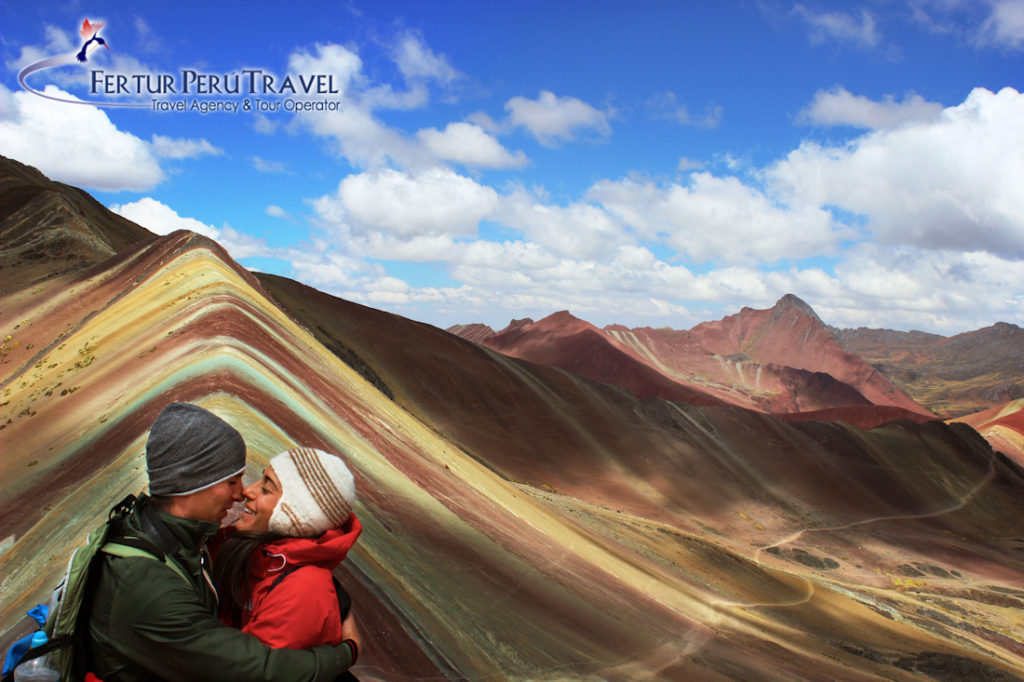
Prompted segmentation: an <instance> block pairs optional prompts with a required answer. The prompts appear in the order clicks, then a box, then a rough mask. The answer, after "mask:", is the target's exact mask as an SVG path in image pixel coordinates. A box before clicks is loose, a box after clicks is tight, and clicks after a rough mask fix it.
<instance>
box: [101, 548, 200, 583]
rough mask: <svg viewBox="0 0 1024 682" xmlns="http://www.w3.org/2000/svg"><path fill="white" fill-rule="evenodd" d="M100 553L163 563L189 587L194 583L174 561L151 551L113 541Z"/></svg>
mask: <svg viewBox="0 0 1024 682" xmlns="http://www.w3.org/2000/svg"><path fill="white" fill-rule="evenodd" d="M100 551H101V552H103V553H104V554H110V555H112V556H117V557H137V556H138V557H146V558H148V559H152V560H154V561H162V562H163V563H164V564H166V565H167V566H168V567H169V568H170V569H171V570H173V571H174V572H175V573H177V574H178V575H180V576H181V579H182V580H184V581H185V582H186V583H188V585H189V587H191V586H192V581H191V580H189V578H188V576H187V575H185V572H184V571H183V570H181V567H180V566H178V564H177V563H175V562H174V560H172V559H168V558H167V557H166V556H165V557H163V558H161V557H158V556H156V555H155V554H153V553H152V552H149V551H146V550H145V549H142V548H141V547H135V546H134V545H127V544H122V543H120V542H118V541H117V540H112V541H110V542H108V543H106V544H105V545H103V546H102V547H101V548H100Z"/></svg>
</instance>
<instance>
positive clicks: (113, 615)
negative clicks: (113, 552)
mask: <svg viewBox="0 0 1024 682" xmlns="http://www.w3.org/2000/svg"><path fill="white" fill-rule="evenodd" d="M144 504H151V503H150V501H149V500H148V499H146V498H145V497H143V498H142V499H141V500H140V501H139V504H138V505H136V507H135V510H134V511H132V512H131V514H130V515H128V516H127V518H126V519H125V522H124V533H125V535H128V536H134V537H142V538H146V539H149V540H150V541H153V542H154V543H156V540H157V539H156V538H153V537H151V536H150V535H149V534H147V533H145V532H144V531H143V524H142V522H141V520H140V505H144ZM153 509H154V510H155V507H154V508H153ZM157 515H158V516H159V518H160V520H162V521H163V523H164V525H165V526H166V528H167V529H168V530H169V531H170V532H171V534H173V536H174V538H175V539H176V540H177V541H178V542H179V543H180V547H178V548H177V549H176V551H174V552H173V554H172V555H170V556H168V557H167V560H168V561H174V562H176V563H177V565H178V566H179V567H180V568H181V569H183V572H184V574H185V575H186V576H188V581H186V580H185V578H184V577H183V576H181V575H179V574H178V573H177V572H175V571H174V570H173V569H172V568H171V567H169V566H167V565H165V564H164V563H163V562H161V561H159V560H156V559H153V558H147V557H139V556H127V557H117V556H109V555H104V557H103V564H102V570H101V571H100V576H99V580H98V585H97V588H96V591H95V599H94V601H93V606H92V611H91V614H90V617H89V663H90V667H91V669H92V672H93V673H95V674H96V675H97V676H98V677H99V678H100V679H101V680H103V682H141V681H142V680H147V681H152V680H169V681H171V682H177V681H180V682H204V681H205V680H210V681H211V682H213V681H216V682H223V681H224V680H237V681H239V682H244V681H246V680H252V681H253V682H257V681H262V680H288V681H289V682H299V681H305V680H308V681H313V680H317V681H320V680H325V681H327V680H334V679H335V678H336V677H338V676H339V675H340V674H341V673H343V672H344V671H345V670H347V669H348V668H349V666H351V664H352V650H351V649H350V648H349V646H348V645H347V644H341V645H339V646H336V647H334V646H319V647H315V648H313V649H271V648H269V647H267V646H264V645H263V644H262V643H261V642H260V641H259V640H258V639H256V638H255V637H253V636H252V635H248V634H246V633H244V632H242V631H241V630H236V629H234V628H231V627H228V626H227V625H225V624H224V623H223V622H221V621H220V619H219V618H218V617H217V596H216V593H215V592H214V589H213V586H212V584H211V583H210V582H209V581H208V579H207V576H206V575H205V572H204V570H203V567H202V565H201V563H200V556H201V553H202V552H203V551H204V550H203V547H204V545H205V542H206V540H207V539H208V538H209V537H210V536H212V535H213V534H214V533H215V532H216V531H217V525H216V524H215V523H211V522H209V521H194V520H191V519H183V518H180V517H177V516H172V515H170V514H166V513H164V512H162V511H157ZM157 546H160V545H159V544H158V543H157Z"/></svg>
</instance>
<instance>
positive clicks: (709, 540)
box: [0, 158, 1024, 681]
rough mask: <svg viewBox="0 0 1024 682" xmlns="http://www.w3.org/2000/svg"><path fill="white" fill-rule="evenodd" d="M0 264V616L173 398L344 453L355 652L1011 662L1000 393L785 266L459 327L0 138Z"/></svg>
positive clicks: (113, 480) (463, 657)
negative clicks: (166, 229) (959, 384)
mask: <svg viewBox="0 0 1024 682" xmlns="http://www.w3.org/2000/svg"><path fill="white" fill-rule="evenodd" d="M0 282H2V288H0V481H3V484H2V485H0V587H2V589H0V647H5V646H6V644H8V643H10V641H12V640H13V639H14V638H16V637H17V636H19V635H21V634H23V633H24V632H25V630H26V629H27V628H28V627H29V625H28V623H27V621H28V619H27V618H26V617H25V616H24V614H25V611H27V610H28V608H30V607H31V606H32V605H34V604H35V603H37V602H40V601H44V600H45V598H46V597H47V596H48V594H49V592H50V590H51V589H52V587H53V585H54V584H55V583H56V582H57V580H59V576H60V575H61V574H62V573H63V571H64V568H65V566H66V561H67V558H68V556H69V555H70V553H71V551H72V550H73V548H74V547H76V546H77V545H78V544H79V543H80V542H81V541H82V539H83V538H84V536H85V533H86V532H87V531H89V530H91V529H92V528H93V527H95V526H96V525H97V524H98V523H99V522H101V521H102V520H103V519H105V518H106V513H107V510H108V509H109V508H110V507H111V506H112V505H113V504H114V503H116V502H117V501H118V500H120V499H121V498H122V497H123V496H124V495H125V494H126V493H128V492H138V491H140V490H141V489H143V487H144V486H145V483H146V479H145V465H144V454H143V451H144V443H145V439H146V436H147V433H148V430H149V427H150V425H151V424H152V423H153V420H154V419H155V418H156V415H157V414H158V413H159V411H160V410H161V409H162V408H163V407H164V405H166V404H167V403H168V402H170V401H173V400H185V401H191V402H196V403H198V404H201V405H203V406H205V407H207V408H209V409H212V410H213V411H215V412H217V413H218V414H220V415H222V416H223V417H224V418H225V419H227V420H228V421H229V422H230V423H232V424H234V425H235V426H237V427H238V428H239V430H240V431H241V432H242V434H243V435H244V437H245V440H246V445H247V450H248V459H249V465H250V467H249V468H250V472H249V473H250V475H253V474H255V472H258V471H259V470H261V469H262V467H263V466H264V465H265V464H266V462H267V460H268V459H269V458H270V457H272V456H273V455H275V454H276V453H277V452H280V451H281V450H283V449H285V448H287V447H291V446H293V445H297V444H301V445H308V446H313V447H319V448H322V449H325V450H329V451H331V452H335V453H338V454H339V455H341V456H343V457H344V458H345V460H346V462H347V463H348V465H349V467H350V468H351V470H352V471H353V474H354V476H355V478H356V486H357V490H358V503H357V505H356V512H357V514H358V515H359V517H360V519H361V521H362V523H363V526H364V532H363V534H362V535H361V537H360V539H359V542H358V543H357V544H356V546H355V547H354V548H353V551H352V552H351V553H350V554H349V557H348V558H347V559H346V561H345V562H344V564H342V566H341V567H340V568H339V569H338V570H337V571H336V574H337V576H338V577H339V579H340V580H342V582H343V583H344V584H345V586H346V587H347V588H348V589H349V591H350V593H351V594H352V595H353V602H354V612H355V614H356V616H357V618H358V619H359V622H360V628H361V632H362V634H363V637H364V641H365V642H367V643H368V646H366V647H365V651H364V652H363V653H361V655H360V660H359V665H357V666H356V669H355V671H354V672H355V674H356V676H357V677H358V678H360V679H384V680H409V679H473V680H478V679H494V680H499V679H536V680H551V679H568V680H594V679H604V680H653V679H658V680H670V681H671V680H680V681H682V680H687V681H689V680H723V679H730V680H732V679H749V680H769V681H771V680H779V681H781V680H823V679H828V680H833V679H842V680H865V681H867V680H878V679H898V680H921V679H970V680H1009V679H1019V678H1020V671H1021V670H1024V649H1022V647H1021V644H1020V637H1019V636H1018V633H1019V630H1020V613H1022V612H1024V588H1022V585H1024V513H1022V512H1024V507H1022V505H1024V502H1022V501H1024V468H1022V465H1024V435H1022V434H1024V419H1022V415H1024V400H1016V401H1012V402H1008V403H1005V404H1003V405H1000V406H998V407H995V408H992V409H989V410H985V411H982V412H978V413H975V414H971V415H967V416H965V417H964V418H963V419H962V420H957V421H943V420H940V419H938V418H937V416H936V415H934V414H930V413H929V411H928V410H927V409H925V408H924V407H922V406H921V405H920V404H918V403H915V401H914V400H912V399H911V397H910V396H909V395H907V393H905V392H904V391H903V390H901V389H900V388H899V387H898V385H896V384H895V380H893V379H891V378H887V376H886V375H885V373H883V372H880V371H878V369H877V368H875V367H873V366H872V363H873V362H875V361H874V360H865V359H862V358H864V357H867V354H866V351H864V353H865V355H862V354H861V352H854V351H852V350H851V348H852V347H851V346H847V347H845V348H844V346H843V345H842V344H841V343H840V338H841V336H842V335H841V334H837V333H836V332H835V331H834V330H830V329H828V328H827V327H826V326H825V325H823V324H822V323H821V321H820V320H819V319H818V318H817V316H816V315H814V313H813V311H811V310H810V309H809V308H808V307H807V306H806V305H804V304H803V303H802V302H800V301H799V299H796V298H795V297H790V296H787V297H784V298H783V299H782V300H781V301H779V303H778V304H777V305H776V306H775V307H773V308H771V309H769V310H760V311H759V310H749V309H744V310H743V311H741V312H740V313H738V314H736V315H733V316H730V317H727V318H725V319H723V320H720V321H718V322H709V323H705V324H702V325H698V326H697V327H695V328H694V329H692V330H690V331H688V332H674V331H671V330H651V329H639V330H629V329H626V328H624V327H618V326H613V327H609V328H606V329H596V328H595V327H593V326H592V325H589V324H588V323H586V322H583V321H581V320H578V319H576V318H574V317H572V316H571V315H570V314H568V313H557V314H555V315H552V316H550V317H549V318H547V319H545V320H541V321H540V322H536V323H534V322H532V321H529V320H523V321H519V322H516V323H513V324H512V325H510V327H509V328H508V329H506V330H503V331H502V332H500V333H495V332H493V331H492V330H488V329H486V328H484V327H482V326H479V325H477V326H470V327H464V328H459V329H457V330H455V331H457V332H459V334H461V335H463V336H465V337H466V338H461V337H460V336H459V335H456V334H453V333H449V332H447V331H444V330H441V329H438V328H436V327H433V326H431V325H427V324H422V323H418V322H414V321H412V320H408V319H405V318H403V317H401V316H398V315H393V314H389V313H386V312H382V311H380V310H375V309H373V308H370V307H367V306H363V305H359V304H357V303H353V302H351V301H345V300H343V299H340V298H337V297H334V296H330V295H328V294H325V293H323V292H320V291H317V290H315V289H312V288H310V287H308V286H305V285H303V284H300V283H298V282H295V281H292V280H290V279H287V278H283V277H277V276H272V275H263V274H257V275H254V274H253V273H251V272H249V271H247V270H246V269H245V268H243V267H241V266H240V265H239V264H238V263H236V262H235V261H234V260H232V258H231V257H230V256H229V255H228V253H226V252H225V251H224V249H222V248H221V247H220V246H219V245H218V244H216V243H215V242H213V241H211V240H209V239H207V238H204V237H201V236H199V235H196V234H193V233H189V232H175V233H173V234H169V235H166V236H156V235H153V234H151V233H150V232H148V231H146V230H145V229H143V228H141V227H139V226H137V225H133V224H131V223H128V222H127V221H123V220H120V219H118V218H117V217H116V216H113V215H112V214H110V213H109V212H107V211H106V209H103V207H102V206H99V204H97V203H96V202H94V201H92V200H91V199H90V198H89V197H88V196H87V195H85V194H84V193H82V192H81V191H79V190H76V189H74V188H70V187H66V186H63V185H60V184H58V183H52V182H50V181H49V180H46V179H45V178H43V177H42V176H41V175H40V174H39V173H38V172H36V171H34V170H32V169H28V168H26V167H24V166H22V165H20V164H18V163H16V162H13V161H10V160H6V159H3V158H0ZM999 327H1000V329H1002V326H1001V325H1000V326H999ZM1006 327H1010V325H1006ZM1013 329H1016V328H1013ZM982 331H985V330H982ZM1003 331H1004V332H1007V331H1008V332H1010V333H1011V334H1012V333H1013V330H1012V329H1010V330H1006V329H1003ZM896 338H901V339H903V338H904V337H902V336H898V337H896ZM953 338H954V339H959V337H953ZM977 338H982V339H984V338H987V337H984V336H981V337H977ZM1008 338H1011V339H1012V338H1015V337H1012V336H1011V337H1008ZM470 339H472V340H470ZM916 341H917V339H916V337H915V342H916ZM923 341H924V342H927V343H933V342H934V343H933V345H935V344H938V345H939V346H942V345H944V343H947V342H942V341H940V340H937V339H934V338H931V337H927V338H925V339H923ZM950 341H952V339H951V340H950ZM844 343H845V342H844ZM876 343H878V342H876ZM957 343H958V344H959V343H960V341H958V342H957ZM1013 343H1014V342H1013V341H1012V340H1011V341H1009V342H1008V343H1007V347H1008V348H1011V349H1012V347H1013ZM492 344H493V347H492ZM882 345H883V346H884V345H885V344H882ZM905 345H906V344H905ZM969 345H970V344H967V345H966V346H964V345H954V348H965V347H969ZM498 346H500V347H501V350H498V349H496V348H497V347H498ZM886 347H887V348H890V349H892V348H896V347H897V344H890V345H888V346H886ZM978 352H982V351H978ZM988 354H989V355H992V354H997V355H998V353H995V351H988ZM520 356H522V357H520ZM893 357H896V356H893ZM902 357H903V356H899V358H902ZM914 357H915V358H919V357H921V356H919V355H915V356H914ZM524 358H525V359H524ZM895 361H896V360H893V362H895ZM901 361H902V360H901ZM917 361H918V360H915V362H917ZM936 366H937V365H936ZM963 366H964V367H966V366H967V365H963ZM983 366H986V365H984V363H982V364H981V365H978V366H977V367H978V368H981V367H983ZM978 368H976V369H974V370H970V371H967V370H964V371H965V372H967V374H970V375H971V376H981V375H980V374H977V372H980V371H981V369H978ZM972 371H973V372H975V373H976V374H971V372H972ZM965 376H966V375H965ZM963 381H968V379H963ZM971 381H973V379H971ZM1011 383H1012V382H1011ZM993 445H994V446H995V447H996V450H993V447H992V446H993Z"/></svg>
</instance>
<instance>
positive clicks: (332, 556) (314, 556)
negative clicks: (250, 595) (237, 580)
mask: <svg viewBox="0 0 1024 682" xmlns="http://www.w3.org/2000/svg"><path fill="white" fill-rule="evenodd" d="M362 531H363V525H362V524H361V523H359V519H357V518H356V515H355V514H352V515H351V516H349V519H348V521H346V522H345V523H344V524H342V525H341V526H339V527H338V528H331V529H330V530H327V531H325V532H324V533H323V535H320V536H319V537H315V538H283V539H281V540H276V541H274V542H268V543H267V544H265V545H263V547H262V548H260V549H259V550H258V551H255V552H253V553H252V555H251V556H250V557H249V570H250V571H251V572H252V575H253V577H254V578H257V579H259V578H262V577H265V576H267V575H272V574H276V573H280V572H281V570H283V569H284V568H286V567H287V568H297V567H299V566H319V567H321V568H326V569H327V570H329V571H330V570H333V569H334V568H335V567H336V566H337V565H338V564H340V563H341V562H342V561H343V560H344V559H345V557H346V556H347V555H348V551H349V550H350V549H352V546H353V545H354V544H355V543H356V539H357V538H358V537H359V534H360V533H361V532H362Z"/></svg>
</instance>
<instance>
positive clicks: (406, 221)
mask: <svg viewBox="0 0 1024 682" xmlns="http://www.w3.org/2000/svg"><path fill="white" fill-rule="evenodd" d="M497 200H498V194H497V192H495V191H494V190H493V189H491V188H490V187H487V186H485V185H480V184H478V183H476V182H475V181H473V180H471V179H469V178H466V177H464V176H461V175H458V174H457V173H454V172H453V171H451V170H448V169H442V168H431V169H428V170H426V171H423V172H420V173H416V174H410V173H404V172H400V171H396V170H391V169H382V170H379V171H373V172H368V173H361V174H359V175H350V176H348V177H346V178H345V179H344V180H342V181H341V183H340V184H339V185H338V190H337V191H336V192H335V193H334V194H332V195H329V196H324V197H320V198H319V199H317V200H315V201H314V202H313V207H314V209H315V210H316V212H317V214H318V216H319V217H320V219H321V220H323V221H324V222H326V223H328V224H333V225H335V226H338V227H342V228H344V229H347V230H351V231H352V232H353V233H354V234H356V235H365V234H367V233H372V232H383V233H386V234H390V235H394V236H396V237H401V238H411V237H415V236H421V235H423V236H429V235H449V236H460V235H471V234H475V233H476V230H477V225H478V224H479V222H480V221H481V220H482V219H484V217H486V216H487V215H488V214H490V213H491V211H492V210H493V209H494V207H495V205H496V203H497Z"/></svg>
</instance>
